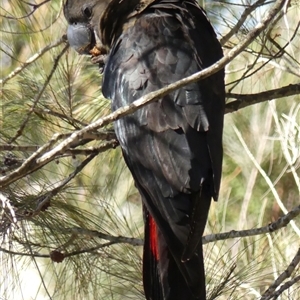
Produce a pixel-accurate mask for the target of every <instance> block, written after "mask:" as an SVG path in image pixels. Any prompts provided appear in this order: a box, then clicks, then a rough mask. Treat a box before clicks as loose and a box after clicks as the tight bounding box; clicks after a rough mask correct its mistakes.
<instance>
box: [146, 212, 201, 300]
mask: <svg viewBox="0 0 300 300" xmlns="http://www.w3.org/2000/svg"><path fill="white" fill-rule="evenodd" d="M144 219H145V242H144V258H143V280H144V290H145V295H146V299H147V300H196V299H198V300H199V299H200V300H205V299H206V294H205V285H204V286H203V287H202V292H201V294H200V295H199V294H198V295H199V296H198V297H195V296H194V295H193V294H192V292H191V289H190V287H189V286H188V284H187V282H186V280H185V279H184V277H183V275H182V272H181V271H180V269H179V267H178V262H176V261H175V260H174V258H173V256H172V254H171V252H170V250H169V248H168V246H167V243H166V240H165V238H164V237H163V235H162V233H161V232H160V230H159V228H158V227H157V225H156V224H155V221H154V219H153V217H152V216H151V215H150V214H149V212H148V211H147V209H146V208H145V207H144ZM197 250H198V255H197V260H200V261H201V262H202V269H199V270H198V272H199V273H198V274H197V277H198V276H199V274H203V282H205V279H204V266H203V255H202V244H201V243H200V244H199V245H198V249H197ZM181 263H182V264H185V265H186V264H187V265H189V264H193V261H188V262H181ZM186 267H188V266H186Z"/></svg>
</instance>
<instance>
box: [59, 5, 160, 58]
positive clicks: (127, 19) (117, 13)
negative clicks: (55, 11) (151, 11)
mask: <svg viewBox="0 0 300 300" xmlns="http://www.w3.org/2000/svg"><path fill="white" fill-rule="evenodd" d="M154 1H155V0H126V1H125V0H89V1H88V0H67V1H66V3H65V5H64V15H65V17H66V19H67V21H68V23H69V27H68V31H67V37H68V40H69V43H70V46H71V47H72V48H74V49H75V50H76V51H77V52H79V53H80V54H92V55H93V54H94V53H93V51H94V49H96V50H95V51H97V49H99V51H100V52H102V53H103V52H105V51H108V50H109V48H110V47H111V46H112V44H113V43H114V41H115V40H116V39H117V38H118V37H119V36H120V35H121V33H122V32H123V31H124V30H126V28H128V27H130V26H132V25H133V24H134V22H135V20H136V18H137V17H138V15H139V14H140V13H141V12H142V11H143V10H145V9H146V8H147V7H148V6H149V5H151V3H153V2H154ZM95 55H97V54H96V53H95Z"/></svg>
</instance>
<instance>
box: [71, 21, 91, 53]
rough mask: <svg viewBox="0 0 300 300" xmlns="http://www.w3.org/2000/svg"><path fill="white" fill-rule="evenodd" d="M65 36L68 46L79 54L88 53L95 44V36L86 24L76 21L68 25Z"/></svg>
mask: <svg viewBox="0 0 300 300" xmlns="http://www.w3.org/2000/svg"><path fill="white" fill-rule="evenodd" d="M67 37H68V41H69V44H70V46H71V47H72V48H73V49H75V50H76V51H77V52H78V53H79V54H89V53H90V50H91V49H92V48H93V47H94V46H95V36H94V32H93V30H92V29H90V28H89V27H88V26H87V24H84V23H76V24H71V25H69V26H68V30H67Z"/></svg>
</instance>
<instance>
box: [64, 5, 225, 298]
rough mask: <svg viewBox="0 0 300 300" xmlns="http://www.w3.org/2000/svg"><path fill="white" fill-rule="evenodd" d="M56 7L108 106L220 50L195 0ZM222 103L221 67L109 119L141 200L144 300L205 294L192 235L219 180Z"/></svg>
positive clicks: (210, 59)
mask: <svg viewBox="0 0 300 300" xmlns="http://www.w3.org/2000/svg"><path fill="white" fill-rule="evenodd" d="M64 14H65V17H66V19H67V21H68V23H69V27H68V40H69V42H70V44H71V46H72V47H74V48H75V49H76V50H77V51H78V52H79V53H82V54H89V53H91V54H93V55H94V56H96V57H94V59H95V58H96V59H98V60H99V62H100V64H101V65H104V68H103V83H102V92H103V95H104V96H105V97H106V98H108V99H111V101H112V110H113V111H114V110H116V109H118V108H120V107H122V106H124V105H128V104H130V103H132V102H133V101H135V100H137V99H138V98H140V97H141V96H143V95H145V94H147V93H149V92H152V91H155V90H158V89H160V88H162V87H164V86H166V85H168V84H170V83H173V82H175V81H177V80H179V79H182V78H184V77H187V76H189V75H191V74H194V73H196V72H198V71H200V70H202V69H204V68H206V67H208V66H210V65H212V64H213V63H214V62H216V61H217V60H219V59H220V58H221V57H222V49H221V46H220V44H219V42H218V40H217V38H216V35H215V32H214V30H213V28H212V26H211V24H210V23H209V21H208V20H207V17H206V14H205V12H204V11H203V10H202V9H201V8H200V7H199V5H198V3H197V2H196V1H195V0H111V1H110V0H85V1H84V0H67V1H66V3H65V6H64ZM97 51H98V52H97ZM95 52H96V54H95ZM97 57H98V58H97ZM224 105H225V92H224V71H223V70H221V71H219V72H217V73H216V74H214V75H212V76H210V77H208V78H206V79H204V80H202V81H199V82H197V83H191V84H188V85H187V86H185V87H183V88H180V89H178V90H176V91H175V92H172V93H170V94H169V95H167V96H165V97H162V98H161V99H159V100H157V101H156V102H153V103H151V104H148V105H146V106H144V107H142V108H141V109H139V110H138V111H136V112H135V113H133V114H131V115H129V116H126V117H123V118H121V119H119V120H117V121H116V122H115V124H114V126H115V131H116V135H117V138H118V140H119V143H120V145H121V148H122V152H123V156H124V159H125V161H126V164H127V166H128V168H129V169H130V171H131V173H132V176H133V178H134V181H135V185H136V187H137V189H138V191H139V192H140V194H141V197H142V201H143V212H144V221H145V242H144V257H143V282H144V290H145V296H146V299H147V300H192V299H201V300H204V299H206V288H205V272H204V263H203V250H202V242H201V238H202V234H203V231H204V228H205V224H206V221H207V216H208V211H209V207H210V203H211V199H212V198H213V199H214V200H217V198H218V192H219V187H220V180H221V169H222V155H223V151H222V131H223V118H224Z"/></svg>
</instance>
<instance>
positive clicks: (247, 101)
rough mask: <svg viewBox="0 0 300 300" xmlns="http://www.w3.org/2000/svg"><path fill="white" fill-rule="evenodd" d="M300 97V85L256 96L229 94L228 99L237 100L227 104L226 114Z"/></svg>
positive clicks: (291, 85)
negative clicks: (248, 107)
mask: <svg viewBox="0 0 300 300" xmlns="http://www.w3.org/2000/svg"><path fill="white" fill-rule="evenodd" d="M294 95H300V83H297V84H289V85H287V86H284V87H281V88H278V89H274V90H269V91H265V92H261V93H256V94H235V93H227V94H226V97H227V98H233V99H236V100H235V101H231V102H229V103H227V104H226V108H225V113H230V112H234V111H237V110H239V109H242V108H244V107H247V106H250V105H253V104H257V103H261V102H264V101H268V100H274V99H278V98H283V97H289V96H294Z"/></svg>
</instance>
